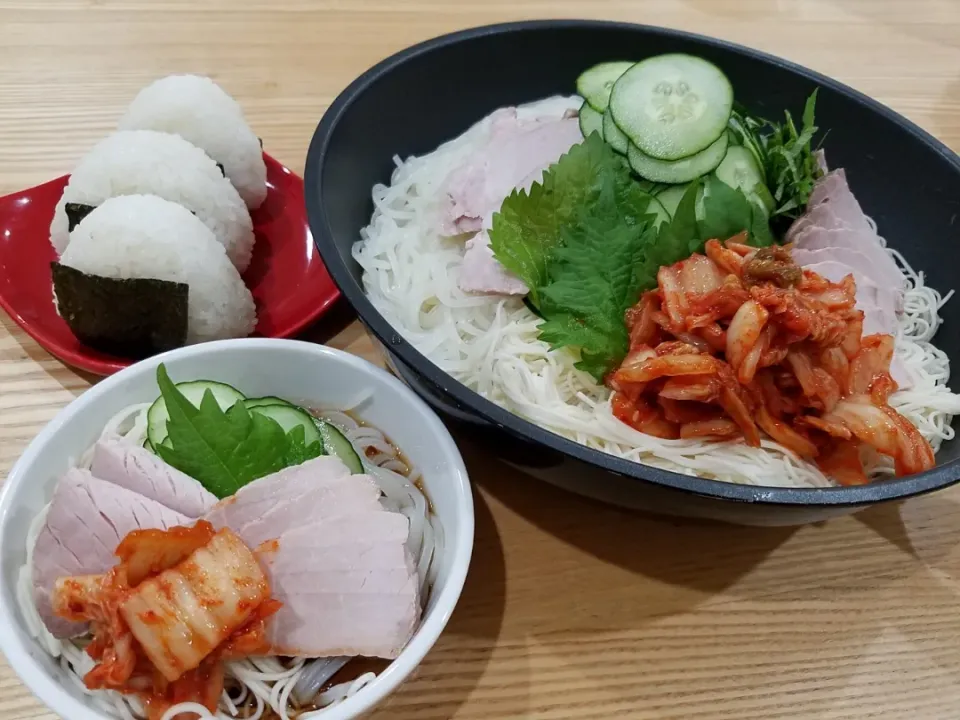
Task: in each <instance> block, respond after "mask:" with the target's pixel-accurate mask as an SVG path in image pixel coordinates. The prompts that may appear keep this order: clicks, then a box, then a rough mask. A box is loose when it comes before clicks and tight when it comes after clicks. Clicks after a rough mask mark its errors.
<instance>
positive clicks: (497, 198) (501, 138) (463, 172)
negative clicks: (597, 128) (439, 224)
mask: <svg viewBox="0 0 960 720" xmlns="http://www.w3.org/2000/svg"><path fill="white" fill-rule="evenodd" d="M582 139H583V137H582V135H581V133H580V127H579V125H578V123H577V120H576V119H575V118H567V117H560V116H558V117H555V118H550V119H540V120H527V119H524V118H523V117H521V116H520V115H519V114H518V112H517V110H516V108H507V109H505V110H501V111H499V112H497V113H495V114H494V116H493V117H492V118H491V122H490V133H489V136H488V139H487V142H486V143H484V145H483V146H482V147H480V148H478V149H477V151H476V152H474V153H473V154H471V155H470V156H468V157H467V158H466V160H465V161H464V163H463V164H462V165H461V166H459V167H458V168H456V169H455V170H453V171H452V172H451V173H450V175H449V176H448V178H447V180H446V184H445V185H446V193H447V196H448V197H449V206H448V208H447V213H446V217H445V220H444V227H445V228H447V230H448V232H450V230H451V229H453V232H450V234H455V233H465V232H477V231H479V232H477V235H476V236H475V237H473V238H471V239H470V240H469V241H468V242H467V245H466V252H465V253H464V256H463V263H462V264H461V267H460V279H459V285H460V288H461V289H462V290H464V291H465V292H476V293H494V294H502V295H525V294H526V293H527V292H528V288H527V286H526V285H525V284H524V283H523V281H522V280H520V279H519V278H518V277H516V276H515V275H513V274H512V273H510V272H509V271H508V270H507V269H506V268H504V267H503V266H502V265H501V264H500V263H499V262H498V261H497V260H496V258H495V257H494V256H493V251H492V250H491V249H490V237H489V235H488V232H489V230H490V229H491V228H492V227H493V214H494V213H495V212H497V211H498V210H499V209H500V206H501V205H502V204H503V200H504V198H506V197H507V196H508V195H509V194H510V193H511V192H513V191H514V190H529V189H530V187H531V186H532V185H533V184H534V183H535V182H538V181H540V180H541V179H542V177H543V171H544V170H546V169H547V168H548V167H550V165H552V164H553V163H555V162H556V161H557V160H559V159H560V157H561V156H562V155H563V154H564V153H566V152H567V151H568V150H569V149H570V148H571V147H573V146H574V145H575V144H577V143H579V142H580V141H581V140H582Z"/></svg>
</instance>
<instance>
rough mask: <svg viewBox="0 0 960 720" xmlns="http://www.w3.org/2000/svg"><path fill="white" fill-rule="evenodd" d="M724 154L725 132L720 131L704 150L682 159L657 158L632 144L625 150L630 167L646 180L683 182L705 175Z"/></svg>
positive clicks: (725, 147)
mask: <svg viewBox="0 0 960 720" xmlns="http://www.w3.org/2000/svg"><path fill="white" fill-rule="evenodd" d="M726 154H727V134H726V133H722V134H721V135H720V137H719V138H718V139H717V140H716V142H714V143H713V145H710V146H709V147H707V149H706V150H704V151H703V152H699V153H697V154H696V155H693V156H691V157H688V158H684V159H682V160H675V161H673V162H669V161H666V160H658V159H657V158H653V157H650V156H649V155H647V154H646V153H644V152H643V151H642V150H640V149H639V148H638V147H637V146H636V145H632V144H631V145H630V148H629V150H628V151H627V160H629V161H630V167H632V168H633V170H634V172H635V173H637V174H638V175H639V176H640V177H644V178H646V179H647V180H654V181H656V182H665V183H685V182H690V181H691V180H695V179H696V178H698V177H700V176H701V175H706V174H707V173H708V172H710V171H711V170H713V169H714V168H715V167H717V165H719V164H720V162H721V161H722V160H723V156H724V155H726Z"/></svg>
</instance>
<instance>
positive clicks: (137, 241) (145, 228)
mask: <svg viewBox="0 0 960 720" xmlns="http://www.w3.org/2000/svg"><path fill="white" fill-rule="evenodd" d="M60 262H61V263H63V264H64V265H69V266H70V267H72V268H76V269H77V270H80V271H81V272H85V273H87V274H91V275H100V276H102V277H109V278H117V279H124V278H155V279H157V280H169V281H174V282H181V283H186V284H187V285H189V286H190V290H189V295H188V298H189V299H188V304H187V342H188V343H197V342H203V341H206V340H219V339H224V338H231V337H245V336H247V335H249V334H250V333H251V332H253V328H254V326H255V325H256V323H257V317H256V308H255V307H254V303H253V296H252V295H251V294H250V291H249V290H248V289H247V287H246V285H244V284H243V280H241V279H240V274H239V273H238V272H237V269H236V268H235V267H234V266H233V264H232V263H231V262H230V260H229V259H228V258H227V255H226V252H225V251H224V249H223V246H222V245H221V244H220V243H218V242H217V239H216V238H215V237H214V235H213V233H212V232H210V230H209V229H208V228H207V226H206V225H204V224H203V223H202V222H200V220H198V219H197V218H196V217H194V216H193V215H192V214H191V213H190V212H189V211H188V210H186V209H185V208H183V207H181V206H180V205H177V204H176V203H173V202H169V201H167V200H163V199H161V198H159V197H156V196H155V195H124V196H120V197H115V198H111V199H109V200H106V201H105V202H104V203H103V204H101V205H99V206H98V207H97V208H96V209H95V210H93V212H91V213H90V214H89V215H87V216H86V217H85V218H84V219H83V221H82V222H80V224H79V225H77V227H76V228H75V229H74V231H73V233H71V235H70V243H69V245H67V248H66V250H64V252H63V255H62V256H61V258H60Z"/></svg>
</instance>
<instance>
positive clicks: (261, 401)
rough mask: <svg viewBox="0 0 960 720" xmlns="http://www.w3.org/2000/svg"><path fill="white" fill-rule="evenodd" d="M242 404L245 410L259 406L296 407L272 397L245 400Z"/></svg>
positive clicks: (281, 399)
mask: <svg viewBox="0 0 960 720" xmlns="http://www.w3.org/2000/svg"><path fill="white" fill-rule="evenodd" d="M243 404H244V405H246V407H247V409H248V410H249V409H250V408H255V407H260V406H261V405H288V406H290V407H296V405H294V404H293V403H292V402H287V401H286V400H284V399H283V398H278V397H273V396H272V395H267V396H266V397H258V398H247V399H246V400H244V401H243Z"/></svg>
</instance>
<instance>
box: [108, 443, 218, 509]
mask: <svg viewBox="0 0 960 720" xmlns="http://www.w3.org/2000/svg"><path fill="white" fill-rule="evenodd" d="M90 471H91V472H92V473H93V474H94V475H96V476H97V477H98V478H100V479H102V480H106V481H108V482H112V483H113V484H114V485H119V486H120V487H123V488H126V489H127V490H132V491H133V492H135V493H139V494H140V495H143V496H144V497H148V498H150V499H151V500H156V501H157V502H158V503H162V504H163V505H166V506H167V507H168V508H170V509H171V510H175V511H176V512H178V513H181V514H183V515H185V516H187V517H188V518H198V517H200V516H202V515H203V514H204V513H206V512H207V511H208V510H210V508H212V507H213V506H214V505H215V504H216V502H217V498H216V496H215V495H214V494H213V493H211V492H208V491H207V490H206V489H205V488H204V487H203V485H201V484H200V483H198V482H197V481H196V480H194V479H193V478H192V477H190V476H189V475H184V474H183V473H182V472H180V471H179V470H177V469H176V468H173V467H170V466H169V465H167V463H165V462H164V461H163V460H161V459H160V458H159V457H157V456H156V455H154V454H153V453H152V452H150V451H149V450H146V449H145V448H142V447H140V446H139V445H134V444H133V443H131V442H128V441H126V440H124V439H123V438H121V437H119V436H113V437H109V436H108V437H102V438H100V440H98V441H97V444H96V445H94V448H93V462H92V465H91V468H90Z"/></svg>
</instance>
